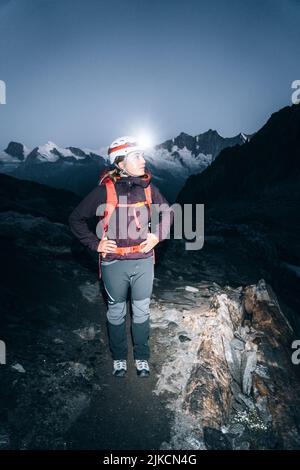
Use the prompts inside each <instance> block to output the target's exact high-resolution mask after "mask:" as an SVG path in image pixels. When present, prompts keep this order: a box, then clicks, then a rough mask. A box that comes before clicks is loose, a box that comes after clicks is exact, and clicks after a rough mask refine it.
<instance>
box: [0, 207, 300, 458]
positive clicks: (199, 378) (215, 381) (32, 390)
mask: <svg viewBox="0 0 300 470" xmlns="http://www.w3.org/2000/svg"><path fill="white" fill-rule="evenodd" d="M0 235H1V250H0V261H1V267H2V270H1V301H0V306H1V307H0V308H1V316H0V317H1V323H0V327H1V334H0V338H1V339H2V340H4V341H5V343H6V347H7V364H6V365H1V366H0V368H1V385H0V394H1V403H2V406H1V410H0V448H2V449H5V448H6V449H41V448H43V449H45V448H46V449H147V450H150V449H224V448H225V449H252V448H255V449H256V448H257V449H266V448H267V449H268V448H271V449H275V448H289V449H290V448H293V449H295V448H299V447H300V429H299V426H300V419H299V418H300V416H299V410H300V407H299V396H300V393H299V386H300V385H299V384H300V381H299V372H298V368H299V367H300V366H298V367H297V366H295V365H293V364H292V361H291V354H292V349H291V343H292V341H293V339H294V338H295V333H294V331H293V328H294V324H293V321H288V320H287V318H288V317H291V318H293V315H291V313H292V308H291V306H288V305H287V304H286V303H285V301H284V299H283V298H281V296H279V297H278V295H277V293H276V294H275V292H274V290H273V288H272V285H271V281H270V280H269V279H268V270H267V267H265V268H264V267H261V268H259V269H258V267H257V263H256V260H255V257H253V261H252V262H251V259H249V255H248V257H247V256H246V254H245V249H244V247H243V246H242V245H241V246H240V248H239V249H238V250H236V249H235V250H232V249H231V248H230V244H229V245H228V244H226V246H225V245H224V243H223V242H224V240H223V239H222V236H221V235H220V234H219V235H213V234H208V237H207V244H206V248H205V250H204V249H203V250H200V251H199V253H197V254H196V253H195V252H190V253H187V252H186V251H185V250H184V247H183V242H172V243H170V244H168V243H167V244H162V245H161V247H160V249H157V265H156V268H155V280H154V290H153V297H152V302H151V343H150V344H151V351H152V357H151V363H150V365H151V372H152V373H151V376H150V378H148V379H139V378H138V377H137V376H136V373H135V370H134V367H133V360H132V356H131V357H130V363H129V372H128V376H127V377H126V378H125V379H116V378H114V377H113V376H112V374H111V358H110V353H109V350H108V342H107V334H106V318H105V311H106V305H105V301H104V298H103V297H102V286H101V283H99V282H98V280H97V263H96V259H95V258H93V257H89V256H87V254H86V252H85V251H82V250H81V249H80V248H79V247H78V245H77V244H76V243H74V240H73V239H72V236H71V234H70V232H69V229H68V227H67V226H66V225H65V224H64V223H60V222H53V221H51V222H50V221H49V219H48V218H46V217H43V216H41V217H37V216H36V215H30V214H21V213H19V212H14V211H6V212H5V211H3V212H2V213H1V214H0ZM235 246H236V244H235ZM265 274H266V276H265ZM129 312H130V309H129ZM294 313H295V312H294ZM127 327H128V336H130V315H128V318H127ZM130 351H131V349H130Z"/></svg>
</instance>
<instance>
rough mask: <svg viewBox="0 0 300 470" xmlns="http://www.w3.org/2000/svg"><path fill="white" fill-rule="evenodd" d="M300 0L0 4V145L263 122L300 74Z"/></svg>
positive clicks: (250, 128)
mask: <svg viewBox="0 0 300 470" xmlns="http://www.w3.org/2000/svg"><path fill="white" fill-rule="evenodd" d="M299 25H300V1H298V0H251V1H250V0H249V1H243V0H228V1H225V0H223V1H221V0H209V1H201V0H185V1H183V0H173V1H171V0H165V1H163V0H127V1H125V0H124V1H123V0H102V1H101V0H0V80H4V81H5V83H6V87H7V92H6V101H7V102H6V104H3V105H0V129H1V131H0V150H1V151H2V150H3V148H5V147H6V145H7V144H8V142H9V141H11V140H14V141H17V142H22V143H24V144H25V145H26V146H27V147H29V148H32V147H34V146H36V145H40V144H43V143H45V142H47V141H48V140H51V141H53V142H55V143H56V144H57V145H59V146H62V147H65V146H78V147H86V148H93V149H98V148H101V147H104V146H106V145H109V144H110V143H111V141H112V140H114V139H115V138H116V137H119V136H122V135H135V134H139V133H140V132H149V133H150V134H151V135H152V136H153V139H154V143H160V142H162V141H164V140H166V139H168V138H171V137H175V136H176V135H178V134H179V133H180V132H181V131H184V132H187V133H189V134H191V135H196V134H198V133H201V132H205V131H207V130H208V129H210V128H212V129H216V130H217V131H218V132H219V133H220V134H221V135H222V136H224V137H230V136H233V135H236V134H238V133H239V132H241V131H242V132H245V133H252V132H255V131H256V130H258V129H259V128H260V127H261V126H262V125H263V124H264V123H265V121H266V120H267V119H268V118H269V116H270V115H271V113H273V112H275V111H277V110H279V109H280V108H281V107H283V106H286V105H290V104H291V94H292V89H291V83H292V82H293V81H294V80H297V79H298V80H299V79H300V68H299V64H300V57H299V56H300V48H299V44H300V27H299Z"/></svg>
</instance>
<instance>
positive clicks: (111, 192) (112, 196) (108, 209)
mask: <svg viewBox="0 0 300 470" xmlns="http://www.w3.org/2000/svg"><path fill="white" fill-rule="evenodd" d="M104 184H105V186H106V205H105V211H104V218H103V220H102V223H103V229H104V231H105V232H106V231H107V228H108V223H109V219H110V218H111V216H112V213H113V211H114V210H115V208H116V206H117V204H118V196H117V193H116V189H115V185H114V183H113V181H112V180H111V179H109V178H107V179H105V181H104Z"/></svg>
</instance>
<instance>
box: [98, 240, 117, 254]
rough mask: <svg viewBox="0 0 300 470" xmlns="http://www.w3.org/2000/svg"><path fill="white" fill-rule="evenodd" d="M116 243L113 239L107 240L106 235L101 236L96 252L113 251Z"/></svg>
mask: <svg viewBox="0 0 300 470" xmlns="http://www.w3.org/2000/svg"><path fill="white" fill-rule="evenodd" d="M116 248H117V244H116V242H115V241H114V240H108V239H107V237H105V238H103V239H102V240H101V241H100V243H99V245H98V248H97V251H98V253H115V249H116Z"/></svg>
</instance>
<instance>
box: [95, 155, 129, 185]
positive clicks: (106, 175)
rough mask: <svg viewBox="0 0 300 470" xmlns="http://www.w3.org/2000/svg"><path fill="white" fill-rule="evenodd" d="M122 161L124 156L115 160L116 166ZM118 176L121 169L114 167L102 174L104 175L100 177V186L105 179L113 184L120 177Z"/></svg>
mask: <svg viewBox="0 0 300 470" xmlns="http://www.w3.org/2000/svg"><path fill="white" fill-rule="evenodd" d="M123 160H124V156H122V155H121V156H119V157H117V158H116V159H115V163H116V164H118V163H120V162H121V161H123ZM120 174H121V169H120V168H118V167H115V168H113V169H112V170H110V171H107V172H106V173H104V175H102V177H101V179H100V184H101V183H102V181H103V180H104V179H105V178H109V179H110V180H111V181H112V182H113V183H115V182H116V181H117V178H118V177H119V176H120Z"/></svg>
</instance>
